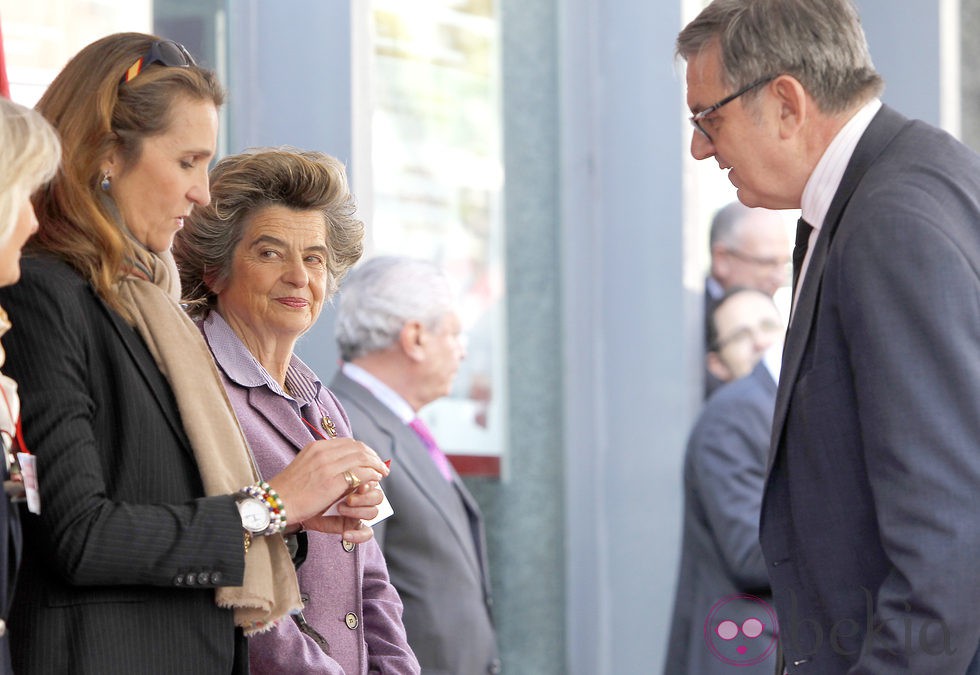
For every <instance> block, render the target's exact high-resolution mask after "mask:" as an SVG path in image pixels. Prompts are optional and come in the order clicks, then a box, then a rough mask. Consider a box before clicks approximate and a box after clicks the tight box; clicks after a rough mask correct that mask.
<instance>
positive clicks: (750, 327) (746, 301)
mask: <svg viewBox="0 0 980 675" xmlns="http://www.w3.org/2000/svg"><path fill="white" fill-rule="evenodd" d="M714 318H715V326H716V327H717V329H718V343H717V345H716V348H715V350H714V351H712V352H710V353H709V354H708V367H709V369H710V370H711V372H712V373H714V375H715V376H716V377H717V378H718V379H720V380H721V381H723V382H728V381H730V380H735V379H738V378H740V377H744V376H745V375H748V374H749V373H750V372H752V369H753V368H755V365H756V364H757V363H758V362H759V359H761V358H762V355H763V353H764V352H765V351H766V350H767V349H768V348H769V347H771V346H772V345H773V343H775V342H776V340H778V339H779V337H780V336H781V335H782V333H783V331H784V330H785V329H784V326H783V320H782V317H781V316H780V315H779V310H778V309H776V306H775V305H774V304H773V302H772V300H770V299H769V298H767V297H766V296H764V295H762V294H760V293H756V292H754V291H749V292H745V293H736V294H734V295H732V296H731V297H730V298H728V299H727V300H726V301H725V302H724V303H722V304H721V305H720V306H719V307H718V309H716V310H715V314H714Z"/></svg>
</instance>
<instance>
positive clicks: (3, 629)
mask: <svg viewBox="0 0 980 675" xmlns="http://www.w3.org/2000/svg"><path fill="white" fill-rule="evenodd" d="M6 634H7V622H6V621H4V620H3V619H0V638H2V637H3V636H4V635H6Z"/></svg>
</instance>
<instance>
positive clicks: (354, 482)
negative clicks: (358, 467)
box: [344, 469, 361, 490]
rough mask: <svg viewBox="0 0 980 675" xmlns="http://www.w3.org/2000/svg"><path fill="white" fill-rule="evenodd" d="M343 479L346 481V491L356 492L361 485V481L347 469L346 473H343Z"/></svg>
mask: <svg viewBox="0 0 980 675" xmlns="http://www.w3.org/2000/svg"><path fill="white" fill-rule="evenodd" d="M344 478H345V479H347V489H348V490H356V489H357V486H359V485H360V484H361V479H360V478H358V477H357V474H355V473H354V472H353V471H351V470H350V469H348V470H347V471H345V472H344Z"/></svg>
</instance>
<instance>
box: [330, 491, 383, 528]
mask: <svg viewBox="0 0 980 675" xmlns="http://www.w3.org/2000/svg"><path fill="white" fill-rule="evenodd" d="M378 489H379V490H381V488H380V487H379V488H378ZM346 498H347V495H344V496H343V497H341V498H340V499H338V500H337V501H335V502H334V503H333V504H331V505H330V508H328V509H327V510H326V511H324V512H323V515H325V516H339V515H340V511H338V510H337V507H338V506H339V505H340V502H342V501H344V499H346ZM394 513H395V511H394V509H392V508H391V504H390V503H389V502H388V496H387V495H386V494H385V493H384V491H383V490H382V491H381V503H380V504H378V515H377V516H375V517H374V518H372V519H371V520H365V521H364V524H365V525H367V526H369V527H370V526H373V525H376V524H377V523H380V522H381V521H382V520H384V519H385V518H387V517H389V516H392V515H394Z"/></svg>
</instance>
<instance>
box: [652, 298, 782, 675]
mask: <svg viewBox="0 0 980 675" xmlns="http://www.w3.org/2000/svg"><path fill="white" fill-rule="evenodd" d="M744 292H745V293H757V294H758V291H744ZM759 295H762V294H759ZM763 297H765V298H766V299H767V300H768V301H769V303H770V305H772V307H771V309H772V313H773V314H774V315H775V316H776V320H777V321H778V317H779V313H778V310H776V307H775V305H774V304H773V303H772V299H770V298H768V296H764V295H763ZM778 338H779V335H778V333H776V332H775V331H773V332H771V333H769V334H768V335H767V337H765V338H762V339H765V340H766V344H767V346H768V349H767V350H766V351H765V353H764V354H763V355H762V358H761V360H759V359H756V361H757V363H756V365H755V366H754V367H752V366H749V367H750V368H752V370H751V372H749V374H748V375H745V376H744V377H740V378H739V379H736V380H734V381H732V382H729V383H728V384H725V385H724V386H722V387H721V388H720V389H719V390H718V391H717V392H716V393H715V395H714V396H712V397H711V398H710V399H708V401H707V402H706V403H705V405H704V408H703V409H702V410H701V414H700V415H699V416H698V420H697V422H696V423H695V425H694V429H693V430H692V431H691V435H690V437H689V438H688V442H687V453H686V455H685V460H684V537H683V545H682V549H681V561H680V567H679V569H678V575H677V592H676V596H675V599H674V618H673V621H672V623H671V632H670V640H669V642H668V652H667V665H666V667H665V668H664V675H714V674H715V673H717V674H719V675H720V674H722V673H731V672H734V669H733V666H738V667H739V668H740V670H739V671H738V672H739V673H745V675H751V674H753V673H758V674H759V675H771V673H772V672H773V666H774V664H775V661H776V642H775V641H776V636H775V628H776V626H775V623H776V622H775V621H774V620H773V618H774V617H771V616H770V615H771V614H772V608H771V606H770V605H769V604H768V601H769V598H770V593H769V578H768V576H767V575H766V564H765V561H764V560H763V559H762V549H761V548H760V547H759V512H760V510H761V508H762V489H763V483H764V482H765V476H766V457H767V455H768V454H769V434H770V432H771V430H772V413H773V408H774V407H775V403H776V381H777V379H778V377H779V358H780V354H781V353H782V342H781V341H780V340H779V339H778ZM753 619H754V620H755V622H753V621H752V620H753ZM733 622H734V626H735V627H737V630H734V631H733V632H732V633H730V634H726V633H725V628H726V627H728V626H732V623H733ZM753 628H756V629H757V631H758V632H757V631H756V630H753Z"/></svg>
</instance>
